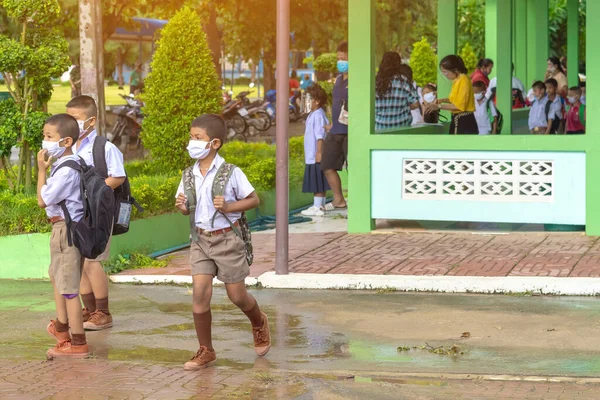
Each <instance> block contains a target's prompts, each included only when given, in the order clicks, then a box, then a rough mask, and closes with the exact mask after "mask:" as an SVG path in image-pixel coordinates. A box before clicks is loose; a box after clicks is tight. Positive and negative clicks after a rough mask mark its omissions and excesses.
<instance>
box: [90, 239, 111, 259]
mask: <svg viewBox="0 0 600 400" xmlns="http://www.w3.org/2000/svg"><path fill="white" fill-rule="evenodd" d="M111 243H112V235H111V237H110V238H109V239H108V244H107V245H106V250H104V253H102V254H100V255H99V256H98V257H96V259H94V260H89V259H87V258H86V259H85V261H106V260H108V259H109V258H110V244H111Z"/></svg>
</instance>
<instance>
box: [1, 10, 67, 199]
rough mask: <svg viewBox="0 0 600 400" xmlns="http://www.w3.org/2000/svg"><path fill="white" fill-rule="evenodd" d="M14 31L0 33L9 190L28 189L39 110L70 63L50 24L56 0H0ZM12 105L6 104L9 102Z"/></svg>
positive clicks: (55, 15) (39, 134) (4, 161)
mask: <svg viewBox="0 0 600 400" xmlns="http://www.w3.org/2000/svg"><path fill="white" fill-rule="evenodd" d="M0 4H1V5H2V6H3V7H4V11H5V12H6V15H7V17H8V18H9V20H10V21H11V22H12V23H13V25H14V26H18V27H19V31H18V34H15V35H14V36H9V35H10V33H7V34H3V35H0V74H2V75H3V77H4V80H5V84H6V87H7V89H8V91H9V93H10V95H11V97H12V100H6V101H4V102H3V103H4V104H2V105H1V106H0V121H1V122H2V124H1V128H0V157H1V161H2V162H1V163H2V165H3V166H4V167H5V172H6V177H7V179H8V180H9V181H10V184H11V186H12V188H14V189H20V188H22V187H24V188H25V189H31V188H32V177H33V169H34V163H33V157H32V155H33V154H35V153H36V152H37V150H39V148H40V145H41V141H42V129H41V128H42V126H43V121H44V120H45V119H46V118H47V116H48V115H47V114H45V113H43V112H41V110H42V108H43V105H44V104H45V103H46V102H47V101H48V100H49V99H50V96H51V94H52V83H51V81H52V79H56V78H59V77H60V76H61V75H62V74H63V72H64V71H66V70H67V69H68V67H69V65H70V62H69V56H68V54H69V45H68V43H67V41H66V40H65V39H64V38H62V37H61V36H60V35H59V34H58V32H57V31H56V30H55V29H54V28H48V26H51V24H52V22H53V21H54V20H56V19H57V18H58V17H59V15H60V6H59V2H58V0H0ZM11 101H12V102H13V103H14V104H13V105H11V104H8V103H9V102H11ZM14 146H19V147H20V154H19V163H18V168H17V171H16V174H15V176H13V175H12V174H11V171H12V169H11V164H10V157H9V155H10V152H11V150H12V147H14Z"/></svg>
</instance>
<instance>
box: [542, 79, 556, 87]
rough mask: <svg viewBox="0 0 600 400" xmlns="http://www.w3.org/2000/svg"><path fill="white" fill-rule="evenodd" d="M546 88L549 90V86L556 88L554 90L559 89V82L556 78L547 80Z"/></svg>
mask: <svg viewBox="0 0 600 400" xmlns="http://www.w3.org/2000/svg"><path fill="white" fill-rule="evenodd" d="M545 83H546V88H548V86H554V88H556V89H558V81H557V80H556V79H554V78H550V79H547V80H546V82H545Z"/></svg>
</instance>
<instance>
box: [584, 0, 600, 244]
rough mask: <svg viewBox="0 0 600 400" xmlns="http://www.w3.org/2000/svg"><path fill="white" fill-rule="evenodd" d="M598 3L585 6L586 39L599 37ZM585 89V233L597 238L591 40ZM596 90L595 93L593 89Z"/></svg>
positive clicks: (598, 140) (598, 167)
mask: <svg viewBox="0 0 600 400" xmlns="http://www.w3.org/2000/svg"><path fill="white" fill-rule="evenodd" d="M598 18H600V2H599V1H588V2H587V21H591V23H588V24H587V35H588V38H595V37H600V24H599V23H597V22H596V21H598ZM586 45H587V49H586V50H587V51H586V54H587V59H586V64H587V65H588V68H587V70H586V72H587V76H586V78H587V79H586V82H587V83H586V85H587V88H588V89H587V98H586V106H587V116H588V118H587V123H586V131H585V132H586V135H585V136H586V139H587V146H586V232H587V234H588V235H591V236H600V207H598V204H600V185H599V184H598V171H600V68H598V67H597V66H598V65H600V52H598V51H597V49H596V43H595V41H594V40H587V41H586ZM596 88H597V89H596Z"/></svg>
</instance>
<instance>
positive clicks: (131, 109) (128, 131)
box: [111, 94, 144, 150]
mask: <svg viewBox="0 0 600 400" xmlns="http://www.w3.org/2000/svg"><path fill="white" fill-rule="evenodd" d="M119 96H121V97H122V98H123V99H124V100H125V101H126V102H127V104H126V105H123V106H120V107H117V108H116V109H115V111H114V113H115V114H117V123H116V124H115V126H114V128H113V130H112V139H111V142H112V143H114V144H115V145H116V146H117V147H120V148H121V149H122V150H123V149H125V150H126V149H127V146H128V145H129V144H130V143H132V142H135V145H136V148H140V146H141V140H140V132H141V131H142V121H143V120H144V115H143V114H142V103H141V102H139V101H138V100H136V99H135V98H134V97H133V96H125V95H123V94H120V95H119ZM123 138H125V139H126V142H125V143H122V141H123Z"/></svg>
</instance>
